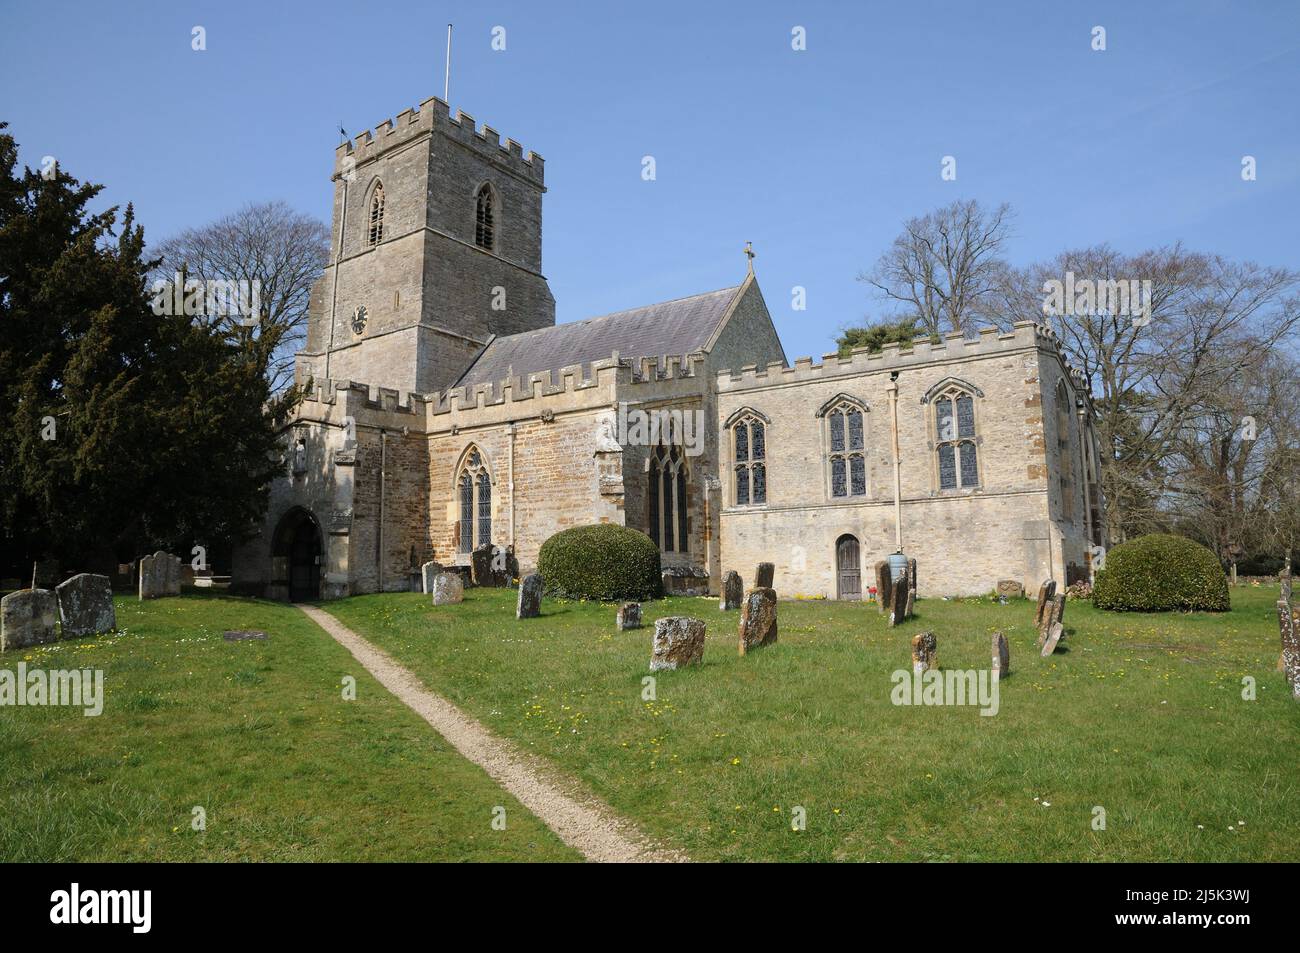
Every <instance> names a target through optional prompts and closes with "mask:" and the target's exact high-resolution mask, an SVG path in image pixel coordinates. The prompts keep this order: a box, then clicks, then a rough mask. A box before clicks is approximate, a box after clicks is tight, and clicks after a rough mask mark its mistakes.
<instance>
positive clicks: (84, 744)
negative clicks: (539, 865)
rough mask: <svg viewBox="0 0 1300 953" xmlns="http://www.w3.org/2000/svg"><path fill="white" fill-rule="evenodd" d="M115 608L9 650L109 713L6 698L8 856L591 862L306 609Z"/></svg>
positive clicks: (244, 603) (223, 604)
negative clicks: (95, 689) (94, 698)
mask: <svg viewBox="0 0 1300 953" xmlns="http://www.w3.org/2000/svg"><path fill="white" fill-rule="evenodd" d="M116 605H117V622H118V625H119V627H120V629H121V631H119V633H117V634H113V635H106V636H101V637H98V638H83V639H75V640H70V641H66V642H57V643H53V644H51V645H46V646H40V647H34V648H30V649H23V650H16V651H13V652H7V653H5V654H4V655H0V668H6V669H9V670H11V671H16V670H17V666H18V663H19V662H24V661H25V662H26V664H27V667H28V668H29V669H35V668H41V669H72V668H83V667H88V668H97V669H102V670H103V671H104V688H105V702H104V708H103V713H102V714H100V715H99V716H97V717H86V716H85V715H84V714H83V710H82V709H81V708H58V707H22V708H18V707H2V708H0V778H3V784H2V785H0V818H3V821H0V861H71V860H76V861H116V860H146V861H149V860H168V861H193V860H199V861H218V860H219V861H229V860H262V861H333V860H363V861H364V860H481V861H492V860H548V861H554V860H575V859H579V855H578V854H577V853H576V852H574V851H571V850H569V849H568V848H567V847H565V846H564V845H563V844H562V843H561V842H560V841H559V840H558V839H557V838H556V837H555V835H554V834H553V833H551V831H550V830H548V829H547V828H546V827H544V826H543V825H542V824H541V822H539V821H538V820H537V819H536V818H534V817H533V816H532V815H531V814H529V813H528V812H527V811H525V810H524V809H523V808H522V807H521V806H520V805H519V803H518V802H517V801H515V800H514V799H513V798H512V797H510V796H509V795H507V794H506V793H505V792H504V791H502V790H501V789H500V788H499V787H498V786H497V785H496V784H495V783H494V782H493V781H492V780H491V779H490V778H489V777H488V776H487V775H486V774H485V773H484V772H483V771H482V770H481V769H479V768H478V767H477V766H475V765H473V764H471V763H469V762H468V761H466V760H464V759H463V758H462V757H461V756H460V755H459V754H457V753H456V752H455V751H454V750H453V749H452V748H451V747H450V746H449V745H448V744H447V743H446V742H445V741H444V740H443V739H442V738H441V736H439V735H438V734H437V733H435V732H434V731H433V730H432V729H430V728H429V727H428V725H427V724H425V722H424V721H423V720H421V719H420V718H419V717H418V716H417V715H416V714H415V713H413V712H412V711H410V710H409V709H408V708H406V707H405V706H404V705H403V704H402V703H401V702H399V701H398V700H397V699H396V698H394V697H393V696H392V695H391V694H389V693H388V692H387V691H386V690H385V689H383V688H382V687H381V686H380V685H379V684H378V683H377V682H375V681H374V680H373V679H372V678H371V677H370V676H369V675H368V674H367V673H366V671H365V669H363V668H362V667H361V666H360V665H359V664H358V663H357V662H356V661H355V660H354V659H353V658H352V656H351V655H350V654H349V653H348V652H347V651H346V650H345V649H344V648H342V647H341V646H340V645H338V644H337V643H335V642H334V641H333V640H332V639H331V638H330V637H329V636H328V635H326V634H325V633H324V632H323V631H322V630H321V629H320V628H319V627H318V626H316V625H315V624H314V623H313V622H311V621H310V620H309V619H307V618H306V617H305V616H304V615H303V614H302V613H301V612H300V611H299V610H297V609H296V608H293V607H290V606H286V605H281V604H276V603H268V602H260V601H253V600H246V599H233V598H226V597H222V596H216V595H193V596H183V597H180V598H168V599H159V600H155V601H149V602H144V603H141V602H138V601H137V600H136V599H134V598H124V597H121V596H119V597H118V598H117V600H116ZM512 611H513V604H512ZM226 629H261V630H265V631H266V632H268V633H269V634H270V639H269V640H268V641H245V642H227V641H225V640H224V639H223V638H222V632H223V630H226ZM345 675H351V676H353V677H355V679H356V700H355V701H344V700H343V698H342V690H343V689H342V679H343V676H345ZM498 805H499V806H502V807H505V808H506V818H507V824H506V829H505V830H494V829H493V828H492V826H491V821H492V811H493V808H494V807H496V806H498ZM195 807H202V808H203V809H204V811H205V812H206V830H205V831H202V832H199V831H195V830H194V829H193V828H192V824H191V822H192V819H193V809H194V808H195Z"/></svg>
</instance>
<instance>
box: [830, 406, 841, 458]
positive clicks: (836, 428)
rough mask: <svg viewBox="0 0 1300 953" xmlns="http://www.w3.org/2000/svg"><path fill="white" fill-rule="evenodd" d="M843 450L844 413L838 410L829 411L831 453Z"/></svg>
mask: <svg viewBox="0 0 1300 953" xmlns="http://www.w3.org/2000/svg"><path fill="white" fill-rule="evenodd" d="M843 450H844V415H843V414H842V413H840V412H839V411H838V410H836V411H833V412H832V413H831V453H840V452H842V451H843Z"/></svg>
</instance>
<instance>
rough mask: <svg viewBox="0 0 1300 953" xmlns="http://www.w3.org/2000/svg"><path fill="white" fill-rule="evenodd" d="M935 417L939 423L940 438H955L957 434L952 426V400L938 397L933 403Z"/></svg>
mask: <svg viewBox="0 0 1300 953" xmlns="http://www.w3.org/2000/svg"><path fill="white" fill-rule="evenodd" d="M934 412H935V419H936V420H937V421H938V425H939V439H940V440H956V439H957V434H956V432H955V431H954V430H953V426H952V401H951V400H949V399H948V398H947V397H940V398H939V399H938V400H937V401H936V402H935V405H934Z"/></svg>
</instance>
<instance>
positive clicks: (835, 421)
mask: <svg viewBox="0 0 1300 953" xmlns="http://www.w3.org/2000/svg"><path fill="white" fill-rule="evenodd" d="M822 413H823V414H825V417H826V432H825V436H824V438H823V439H825V441H826V457H827V469H828V471H829V474H830V483H831V485H830V494H831V496H832V497H848V496H866V495H867V462H866V456H865V455H864V454H863V453H862V452H861V451H862V450H864V449H865V447H866V418H865V416H864V415H863V410H862V407H861V405H859V404H857V403H856V402H851V401H849V400H848V399H847V398H846V399H844V400H842V401H840V402H839V403H838V404H836V405H835V406H833V407H831V408H830V410H829V412H827V411H826V410H825V409H823V410H822Z"/></svg>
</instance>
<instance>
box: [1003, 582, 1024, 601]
mask: <svg viewBox="0 0 1300 953" xmlns="http://www.w3.org/2000/svg"><path fill="white" fill-rule="evenodd" d="M1024 594H1025V587H1024V586H1022V585H1021V584H1020V581H1019V580H1016V579H999V580H998V595H999V596H1002V597H1003V598H1004V599H1019V598H1021V597H1022V596H1024Z"/></svg>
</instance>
